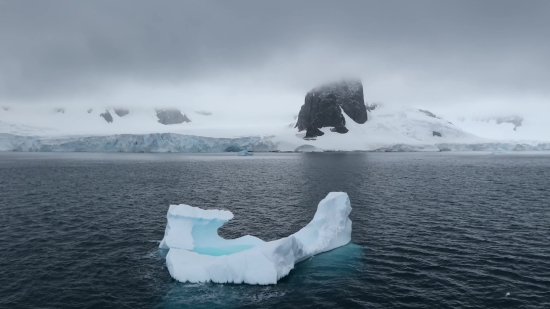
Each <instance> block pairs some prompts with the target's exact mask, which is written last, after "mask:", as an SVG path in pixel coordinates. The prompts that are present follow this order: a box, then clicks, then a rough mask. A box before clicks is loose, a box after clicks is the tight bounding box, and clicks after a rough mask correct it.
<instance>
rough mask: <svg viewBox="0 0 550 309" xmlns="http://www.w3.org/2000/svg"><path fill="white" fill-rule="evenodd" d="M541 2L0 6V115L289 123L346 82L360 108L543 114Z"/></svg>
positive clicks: (546, 22) (545, 47)
mask: <svg viewBox="0 0 550 309" xmlns="http://www.w3.org/2000/svg"><path fill="white" fill-rule="evenodd" d="M549 29H550V1H547V0H540V1H537V0H529V1H520V0H517V1H506V0H494V1H489V0H481V1H480V0H475V1H464V0H462V1H451V0H449V1H440V0H437V1H435V0H434V1H420V0H415V1H410V0H404V1H367V0H357V1H351V0H348V1H344V0H338V1H336V0H334V1H323V0H310V1H305V0H303V1H299V0H292V1H290V0H289V1H284V0H283V1H281V0H277V1H275V0H273V1H261V0H249V1H239V0H231V1H225V0H221V1H207V0H197V1H182V0H178V1H141V0H128V1H117V0H108V1H99V0H94V1H70V0H52V1H48V0H40V1H20V0H0V46H1V47H0V104H3V105H6V104H10V105H17V104H40V103H42V104H46V103H49V104H57V105H60V104H61V105H63V104H64V105H69V104H78V103H82V104H99V105H106V104H111V105H113V104H114V105H117V104H118V105H125V106H128V105H149V104H151V105H164V106H171V105H178V106H181V105H186V104H189V105H192V106H193V107H194V108H197V107H201V106H203V107H206V108H210V109H216V108H229V107H228V105H231V108H232V109H239V108H241V109H245V108H246V109H256V110H258V109H264V110H269V111H271V110H273V111H275V110H278V109H280V110H292V112H294V110H296V111H295V113H297V111H298V110H299V107H300V105H301V104H302V103H303V97H304V95H305V93H306V92H307V91H308V90H309V89H310V88H312V87H314V86H316V85H317V84H319V83H322V82H325V81H330V80H336V79H340V78H341V77H346V76H356V77H359V78H361V79H362V80H363V84H364V88H365V100H366V101H367V102H386V103H395V104H408V105H414V106H420V107H429V108H432V109H435V110H436V111H437V110H442V109H446V110H455V109H460V110H463V109H464V108H465V107H467V108H477V109H485V110H489V111H491V110H505V111H506V112H514V111H515V110H517V109H518V108H523V109H524V108H526V107H528V108H530V109H532V110H536V109H539V108H542V107H545V106H549V105H550V56H549V55H550V39H549V37H550V32H549V31H550V30H549Z"/></svg>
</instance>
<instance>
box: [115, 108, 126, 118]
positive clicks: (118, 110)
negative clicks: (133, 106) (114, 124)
mask: <svg viewBox="0 0 550 309" xmlns="http://www.w3.org/2000/svg"><path fill="white" fill-rule="evenodd" d="M114 110H115V114H117V115H118V117H124V116H125V115H128V114H129V113H130V111H129V110H127V109H125V108H115V109H114Z"/></svg>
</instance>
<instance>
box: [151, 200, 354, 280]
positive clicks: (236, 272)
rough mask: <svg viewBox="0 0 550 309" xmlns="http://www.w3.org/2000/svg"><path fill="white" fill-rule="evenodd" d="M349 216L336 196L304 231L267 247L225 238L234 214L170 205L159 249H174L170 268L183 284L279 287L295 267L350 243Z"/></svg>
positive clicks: (321, 205) (344, 202)
mask: <svg viewBox="0 0 550 309" xmlns="http://www.w3.org/2000/svg"><path fill="white" fill-rule="evenodd" d="M350 212H351V204H350V200H349V197H348V195H347V193H344V192H331V193H329V194H328V195H327V197H325V198H324V199H323V200H322V201H321V202H320V203H319V205H318V206H317V212H316V213H315V216H314V217H313V220H311V222H309V223H308V224H307V225H306V226H305V227H303V228H302V229H301V230H299V231H298V232H296V233H294V234H292V235H290V236H288V237H285V238H281V239H278V240H274V241H269V242H265V241H263V240H261V239H259V238H257V237H254V236H250V235H247V236H243V237H240V238H236V239H223V238H222V237H220V236H219V235H218V229H219V228H220V227H221V226H222V225H223V224H225V223H226V222H228V221H229V220H231V219H232V218H233V214H232V213H231V212H230V211H227V210H205V209H200V208H198V207H192V206H189V205H170V208H169V209H168V214H167V219H168V222H167V224H166V231H165V233H164V238H163V239H162V241H161V243H160V246H159V247H160V248H161V249H167V250H169V251H168V254H167V255H166V266H167V268H168V271H169V272H170V275H171V276H172V277H173V278H174V279H176V280H178V281H181V282H193V283H195V282H207V281H212V282H215V283H247V284H275V283H277V281H278V280H279V279H281V278H282V277H284V276H286V275H288V273H289V272H290V271H291V270H292V269H293V268H294V265H295V264H296V263H299V262H301V261H303V260H305V259H307V258H309V257H311V256H313V255H316V254H319V253H322V252H326V251H329V250H332V249H335V248H337V247H341V246H344V245H346V244H347V243H349V242H350V240H351V220H350V219H349V218H348V216H349V214H350Z"/></svg>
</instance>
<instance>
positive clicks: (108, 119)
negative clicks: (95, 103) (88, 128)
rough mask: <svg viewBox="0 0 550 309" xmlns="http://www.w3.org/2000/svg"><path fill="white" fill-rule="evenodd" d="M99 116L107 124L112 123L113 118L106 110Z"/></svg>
mask: <svg viewBox="0 0 550 309" xmlns="http://www.w3.org/2000/svg"><path fill="white" fill-rule="evenodd" d="M99 116H101V117H103V119H105V121H107V123H111V122H113V116H111V113H109V111H108V110H106V111H105V113H101V114H99Z"/></svg>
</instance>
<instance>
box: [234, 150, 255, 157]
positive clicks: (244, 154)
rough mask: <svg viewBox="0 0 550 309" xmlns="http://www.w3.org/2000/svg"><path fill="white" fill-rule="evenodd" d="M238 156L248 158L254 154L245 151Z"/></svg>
mask: <svg viewBox="0 0 550 309" xmlns="http://www.w3.org/2000/svg"><path fill="white" fill-rule="evenodd" d="M237 155H238V156H241V157H248V156H253V155H254V153H253V152H250V151H248V150H243V151H240V152H239V153H238V154H237Z"/></svg>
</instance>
